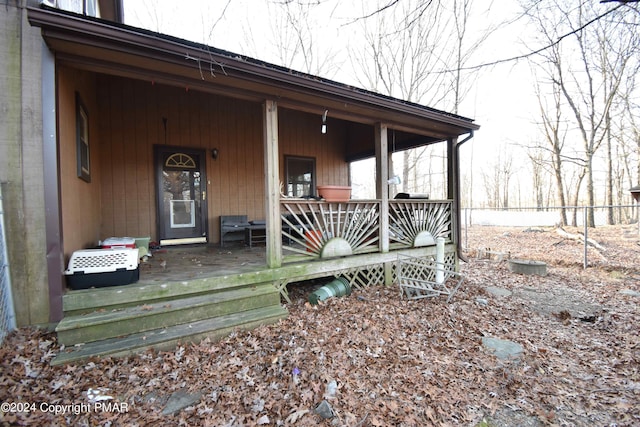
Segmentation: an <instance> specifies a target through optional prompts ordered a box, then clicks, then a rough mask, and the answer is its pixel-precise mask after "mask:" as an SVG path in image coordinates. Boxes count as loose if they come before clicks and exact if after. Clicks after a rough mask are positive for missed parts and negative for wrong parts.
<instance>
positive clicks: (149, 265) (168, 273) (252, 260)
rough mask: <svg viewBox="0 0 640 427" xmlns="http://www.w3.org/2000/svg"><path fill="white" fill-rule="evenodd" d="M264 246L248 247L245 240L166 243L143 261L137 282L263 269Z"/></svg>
mask: <svg viewBox="0 0 640 427" xmlns="http://www.w3.org/2000/svg"><path fill="white" fill-rule="evenodd" d="M265 259H266V258H265V248H264V246H253V247H252V248H249V247H248V246H245V245H244V244H243V243H235V242H234V243H231V244H225V247H223V248H221V247H220V246H219V245H217V244H216V245H195V246H167V247H163V248H162V249H160V250H157V251H152V256H151V257H149V258H148V259H147V261H146V262H141V263H140V279H139V281H138V284H154V283H165V282H176V281H182V280H192V279H196V278H204V277H216V276H225V275H229V274H235V273H244V272H251V271H258V270H262V269H264V268H265V267H266V261H265Z"/></svg>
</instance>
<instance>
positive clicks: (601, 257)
mask: <svg viewBox="0 0 640 427" xmlns="http://www.w3.org/2000/svg"><path fill="white" fill-rule="evenodd" d="M461 225H462V236H461V237H462V244H463V247H464V249H465V252H467V255H471V256H476V257H483V256H487V257H491V256H493V257H498V258H504V257H512V258H513V257H516V258H517V257H529V258H538V259H540V260H543V261H549V262H552V263H556V264H558V263H560V264H582V265H583V267H584V268H587V267H589V266H599V267H608V268H616V269H619V268H623V269H634V268H635V266H636V265H640V222H639V221H638V206H637V205H618V206H568V207H551V208H509V209H486V208H482V209H476V208H465V209H463V210H462V224H461Z"/></svg>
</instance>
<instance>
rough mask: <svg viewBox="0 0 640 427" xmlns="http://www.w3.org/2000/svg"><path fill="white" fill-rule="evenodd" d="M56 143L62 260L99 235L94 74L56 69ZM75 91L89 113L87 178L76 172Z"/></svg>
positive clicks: (97, 122) (96, 112)
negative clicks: (58, 163) (59, 187)
mask: <svg viewBox="0 0 640 427" xmlns="http://www.w3.org/2000/svg"><path fill="white" fill-rule="evenodd" d="M57 84H58V113H59V130H58V144H59V152H60V184H61V191H60V198H61V206H62V209H63V215H62V236H63V237H62V239H63V252H64V255H65V263H66V261H67V260H68V258H69V256H70V255H71V253H72V252H73V251H75V250H78V249H84V248H87V247H91V246H95V245H96V244H97V243H98V240H99V239H100V238H101V236H100V222H101V220H102V211H101V206H100V187H101V180H100V179H101V170H100V169H101V165H100V162H99V161H98V159H99V157H100V147H101V139H100V127H99V125H98V124H99V118H100V112H99V111H98V103H97V99H96V95H95V76H94V75H92V74H90V73H84V72H79V71H77V70H72V69H68V68H64V67H61V68H59V69H58V80H57ZM76 92H78V93H79V94H80V97H81V98H82V101H83V103H84V104H85V106H86V108H87V113H88V115H89V143H90V156H91V157H90V160H89V163H90V168H91V182H90V183H87V182H85V181H83V180H82V179H80V178H78V175H77V163H76V161H77V153H76Z"/></svg>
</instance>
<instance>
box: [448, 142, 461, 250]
mask: <svg viewBox="0 0 640 427" xmlns="http://www.w3.org/2000/svg"><path fill="white" fill-rule="evenodd" d="M447 198H448V199H450V200H452V203H451V223H452V224H451V239H452V240H453V243H455V245H456V246H457V247H458V248H460V161H459V159H458V138H456V137H454V138H449V139H447Z"/></svg>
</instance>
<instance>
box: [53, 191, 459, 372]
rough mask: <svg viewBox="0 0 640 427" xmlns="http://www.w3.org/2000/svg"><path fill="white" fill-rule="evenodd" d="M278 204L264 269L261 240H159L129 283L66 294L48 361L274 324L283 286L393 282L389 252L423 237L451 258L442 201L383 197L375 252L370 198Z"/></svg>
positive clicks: (410, 248) (407, 248)
mask: <svg viewBox="0 0 640 427" xmlns="http://www.w3.org/2000/svg"><path fill="white" fill-rule="evenodd" d="M282 206H283V214H282V221H283V224H289V227H286V228H284V230H289V231H283V232H282V241H283V242H286V243H287V244H286V245H283V246H282V250H283V252H291V253H293V255H289V256H285V257H284V262H283V264H282V265H281V266H280V267H276V268H268V267H267V264H266V259H267V254H266V247H267V245H264V246H263V245H259V246H256V245H253V246H247V245H245V244H244V242H239V243H235V244H233V245H227V246H225V247H220V246H219V245H198V246H174V247H165V248H161V249H159V250H156V251H154V253H153V255H152V256H151V257H150V258H149V259H148V260H147V261H146V262H142V263H141V264H140V279H139V281H138V282H137V283H134V284H131V285H126V286H118V287H107V288H98V289H87V290H77V291H67V293H66V294H65V295H64V296H63V309H64V318H63V320H62V321H61V322H60V323H59V325H58V327H57V329H56V331H57V333H58V339H59V341H60V343H62V344H64V345H65V346H67V350H66V351H65V352H63V353H61V354H60V355H58V356H57V357H56V359H55V360H54V362H53V363H55V364H62V363H68V362H73V361H76V360H81V359H84V358H87V357H91V356H107V355H111V356H122V355H126V354H130V353H134V352H136V351H141V350H144V349H147V348H150V347H153V348H156V349H163V348H168V347H171V346H175V345H176V344H177V343H178V342H184V341H197V340H200V339H202V338H204V337H211V338H216V337H220V336H223V335H225V334H228V333H229V332H230V331H231V330H233V329H235V328H252V327H255V326H257V325H259V324H264V323H270V322H277V321H278V320H279V319H281V318H284V317H285V316H286V315H287V311H286V308H285V307H284V306H283V305H281V301H282V300H284V301H289V297H288V290H287V288H288V287H290V286H295V283H296V282H302V281H308V280H312V279H321V278H331V277H333V276H343V277H345V278H346V279H347V280H348V281H349V283H350V285H351V286H352V287H354V288H360V289H362V288H366V287H368V286H370V285H378V284H383V283H387V284H389V283H394V282H395V263H396V261H397V259H398V255H399V254H403V255H411V256H420V257H429V256H431V257H433V256H435V246H433V244H432V242H431V241H430V240H429V239H430V238H431V239H435V238H437V237H444V238H445V239H446V241H447V245H446V248H445V256H446V258H445V260H446V262H448V263H452V264H453V263H455V261H456V259H457V258H456V246H455V245H454V244H453V242H452V240H451V235H452V228H451V224H452V217H451V209H450V208H451V202H450V201H427V200H414V201H400V200H393V201H389V203H388V206H389V212H390V214H389V217H388V223H389V230H391V232H390V233H389V236H393V237H390V240H391V241H393V244H392V247H393V249H392V250H390V251H387V252H381V251H380V250H379V247H380V246H382V243H383V242H382V241H381V240H380V238H379V237H378V236H379V235H386V234H387V233H383V232H382V233H381V232H380V224H381V221H380V220H381V217H380V215H379V211H380V210H381V207H382V205H381V202H380V201H375V200H374V201H350V202H347V203H326V202H315V201H313V202H312V201H301V200H298V201H283V202H282ZM384 222H387V221H384ZM291 230H299V232H295V233H294V232H290V231H291ZM336 242H338V243H336ZM327 247H328V248H330V249H326V248H327ZM338 252H339V253H338ZM346 252H351V253H350V254H349V253H346ZM328 280H329V279H327V281H328ZM289 302H290V301H289Z"/></svg>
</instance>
